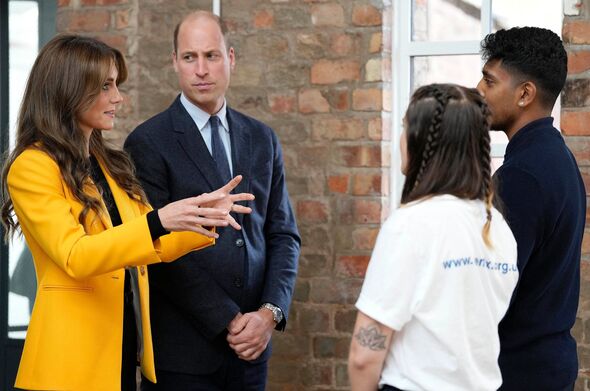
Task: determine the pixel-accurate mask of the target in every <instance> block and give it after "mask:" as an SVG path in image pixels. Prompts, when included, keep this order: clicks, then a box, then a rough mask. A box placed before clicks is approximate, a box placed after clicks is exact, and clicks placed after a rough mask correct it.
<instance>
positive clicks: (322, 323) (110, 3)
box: [58, 0, 590, 391]
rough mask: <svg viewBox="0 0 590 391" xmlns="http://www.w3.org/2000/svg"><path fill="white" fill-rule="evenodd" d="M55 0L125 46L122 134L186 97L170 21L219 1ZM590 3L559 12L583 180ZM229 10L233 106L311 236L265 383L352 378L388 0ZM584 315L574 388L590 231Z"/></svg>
mask: <svg viewBox="0 0 590 391" xmlns="http://www.w3.org/2000/svg"><path fill="white" fill-rule="evenodd" d="M572 1H573V0H572ZM572 1H569V2H570V3H571V2H572ZM58 4H59V6H60V7H59V11H58V30H59V31H76V32H80V33H84V34H89V35H93V36H97V37H99V38H101V39H103V40H105V41H106V42H108V43H110V44H112V45H114V46H116V47H117V48H119V49H121V50H122V51H123V53H124V54H125V55H126V57H127V60H128V64H129V68H130V77H129V80H128V82H127V83H126V84H125V85H124V86H123V88H122V90H123V92H124V94H125V97H126V100H125V104H124V108H123V110H122V116H120V117H121V118H120V119H119V120H118V122H117V130H116V131H114V132H111V133H110V134H109V136H108V137H109V138H110V139H112V140H113V141H114V142H115V143H116V144H119V145H120V144H121V143H122V142H123V140H124V138H125V137H126V135H127V133H128V132H129V131H131V130H132V129H133V128H134V127H135V126H136V125H137V124H138V123H140V122H141V121H143V120H145V119H147V118H148V117H150V116H151V115H153V114H155V113H157V112H159V111H161V110H162V109H164V108H165V107H167V106H168V105H169V104H170V102H171V101H172V99H173V98H174V96H175V95H176V94H177V91H178V89H177V82H176V76H175V74H174V71H173V70H172V67H171V65H170V61H171V60H170V53H171V50H172V44H171V36H172V31H173V29H174V26H175V24H176V23H177V21H178V20H179V19H180V18H181V17H182V16H183V15H184V14H186V12H188V11H189V10H193V9H199V8H201V9H210V7H211V5H210V4H211V3H210V0H170V1H164V0H141V1H139V0H58ZM589 4H590V0H584V4H583V6H581V7H579V11H580V12H579V13H577V14H574V15H571V16H567V17H566V18H565V20H564V32H563V36H564V41H565V42H566V44H567V47H568V52H569V54H570V63H569V68H570V76H569V77H568V82H567V86H566V89H565V92H564V93H563V97H562V104H563V113H562V125H563V131H564V134H566V135H567V141H568V144H569V145H570V147H571V148H572V150H573V151H574V153H575V154H576V157H577V159H578V163H579V164H580V167H581V170H582V172H583V174H584V177H585V181H586V183H587V185H590V137H588V136H590V99H589V96H590V93H589V91H590V22H589V17H590V11H589ZM222 15H223V17H224V19H225V20H226V21H227V23H228V26H229V29H230V41H231V44H232V45H233V46H234V48H235V49H236V54H237V64H236V70H235V73H234V75H233V76H232V87H231V92H230V94H229V95H228V100H229V103H230V105H232V106H233V107H234V108H237V109H239V110H242V111H244V112H246V113H249V114H251V115H253V116H255V117H256V118H258V119H260V120H262V121H265V122H267V123H268V124H270V125H271V126H273V128H274V129H275V130H276V132H277V133H278V135H279V137H280V139H281V142H282V144H283V149H284V155H285V163H286V169H287V178H288V185H289V190H290V193H291V199H292V203H293V206H294V208H295V209H296V213H297V217H298V223H299V227H300V230H301V234H302V237H303V248H302V257H301V260H300V270H299V277H298V280H297V287H296V291H295V298H294V303H293V306H292V311H291V314H290V321H289V325H288V328H287V331H286V332H285V333H283V334H278V333H277V335H276V336H275V351H274V355H273V359H272V360H271V369H270V374H269V383H270V387H269V389H271V390H289V391H291V390H338V389H347V383H348V381H347V375H346V356H347V354H348V346H349V340H350V331H351V329H352V326H353V323H354V316H355V312H354V310H353V307H352V304H353V303H354V301H355V299H356V297H357V295H358V292H359V288H360V286H361V283H362V276H363V274H364V271H365V268H366V265H367V262H368V259H369V255H370V251H371V248H372V246H373V244H374V241H375V238H376V235H377V232H378V230H379V226H380V222H381V221H382V220H383V218H384V216H385V215H386V214H387V213H388V211H387V207H386V206H387V204H388V189H389V183H388V179H389V175H390V173H389V165H390V163H389V148H390V146H389V138H390V122H391V118H390V108H391V96H390V94H389V91H390V88H391V63H390V56H391V28H392V26H391V1H390V0H382V1H378V0H360V1H353V0H327V1H323V0H303V1H293V0H222ZM589 229H590V227H589ZM588 238H590V236H588ZM578 318H579V319H578V322H577V323H576V327H575V329H574V334H575V336H576V338H577V339H578V341H579V342H580V348H579V349H580V368H581V370H580V381H579V382H578V384H577V388H576V390H579V391H581V390H589V391H590V384H589V383H588V382H589V380H590V239H586V240H585V241H584V249H583V260H582V293H581V301H580V311H579V316H578Z"/></svg>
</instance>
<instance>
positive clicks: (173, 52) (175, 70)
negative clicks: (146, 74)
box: [172, 50, 178, 72]
mask: <svg viewBox="0 0 590 391" xmlns="http://www.w3.org/2000/svg"><path fill="white" fill-rule="evenodd" d="M172 66H173V67H174V72H178V67H177V64H176V50H173V51H172Z"/></svg>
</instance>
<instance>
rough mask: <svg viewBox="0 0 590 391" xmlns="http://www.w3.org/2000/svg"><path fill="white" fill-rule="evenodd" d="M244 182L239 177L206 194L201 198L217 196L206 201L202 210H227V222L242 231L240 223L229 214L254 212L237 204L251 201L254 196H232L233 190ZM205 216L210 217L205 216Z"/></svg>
mask: <svg viewBox="0 0 590 391" xmlns="http://www.w3.org/2000/svg"><path fill="white" fill-rule="evenodd" d="M241 181H242V176H241V175H238V176H236V177H235V178H233V179H232V180H230V181H229V182H227V183H226V184H225V185H224V186H223V187H220V188H219V189H217V190H215V191H214V192H212V193H204V194H201V195H200V196H199V197H204V196H215V198H214V199H213V200H211V201H205V202H203V204H202V205H201V208H206V210H210V209H218V210H226V211H227V212H228V214H227V215H226V221H227V222H228V223H229V224H230V225H231V226H232V227H233V228H235V229H242V227H240V225H239V224H238V222H237V221H236V220H235V219H234V218H233V217H232V216H231V215H230V214H229V212H234V213H242V214H248V213H251V212H252V209H251V208H248V207H246V206H242V205H238V204H236V202H238V201H251V200H253V199H254V195H253V194H250V193H239V194H230V193H231V191H232V190H233V189H235V188H236V186H238V185H239V184H240V182H241ZM203 216H208V215H205V214H203Z"/></svg>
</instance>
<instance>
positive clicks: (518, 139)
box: [506, 117, 553, 156]
mask: <svg viewBox="0 0 590 391" xmlns="http://www.w3.org/2000/svg"><path fill="white" fill-rule="evenodd" d="M541 129H553V117H544V118H539V119H536V120H534V121H531V122H529V123H528V124H526V125H525V126H523V127H522V128H520V130H518V131H517V132H516V133H515V134H514V136H512V139H510V141H509V142H508V145H507V146H506V156H508V155H510V153H512V152H514V151H516V150H518V149H519V148H520V146H521V145H524V144H526V143H527V141H528V139H529V135H533V134H535V133H536V132H537V131H540V130H541Z"/></svg>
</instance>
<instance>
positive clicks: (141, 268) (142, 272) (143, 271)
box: [139, 265, 145, 276]
mask: <svg viewBox="0 0 590 391" xmlns="http://www.w3.org/2000/svg"><path fill="white" fill-rule="evenodd" d="M139 272H140V273H141V275H142V276H143V275H144V274H145V266H143V265H141V266H140V267H139Z"/></svg>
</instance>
